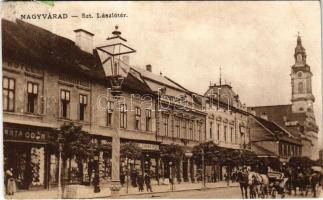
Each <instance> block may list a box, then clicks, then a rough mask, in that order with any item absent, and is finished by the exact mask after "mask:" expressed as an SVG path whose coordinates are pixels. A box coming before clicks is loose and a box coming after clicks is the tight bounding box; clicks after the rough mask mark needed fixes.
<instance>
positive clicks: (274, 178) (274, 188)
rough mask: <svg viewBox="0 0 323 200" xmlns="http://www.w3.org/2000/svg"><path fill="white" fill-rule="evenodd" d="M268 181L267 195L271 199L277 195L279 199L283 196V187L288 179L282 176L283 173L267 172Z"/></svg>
mask: <svg viewBox="0 0 323 200" xmlns="http://www.w3.org/2000/svg"><path fill="white" fill-rule="evenodd" d="M267 176H268V179H269V191H268V192H269V195H270V196H271V197H272V198H275V197H276V196H277V194H280V195H281V198H284V196H285V185H286V182H287V181H288V178H287V177H285V176H284V173H281V172H268V173H267Z"/></svg>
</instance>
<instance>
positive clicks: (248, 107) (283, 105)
mask: <svg viewBox="0 0 323 200" xmlns="http://www.w3.org/2000/svg"><path fill="white" fill-rule="evenodd" d="M291 105H292V104H278V105H265V106H247V108H263V107H276V106H291Z"/></svg>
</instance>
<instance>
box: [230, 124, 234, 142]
mask: <svg viewBox="0 0 323 200" xmlns="http://www.w3.org/2000/svg"><path fill="white" fill-rule="evenodd" d="M230 142H233V127H230Z"/></svg>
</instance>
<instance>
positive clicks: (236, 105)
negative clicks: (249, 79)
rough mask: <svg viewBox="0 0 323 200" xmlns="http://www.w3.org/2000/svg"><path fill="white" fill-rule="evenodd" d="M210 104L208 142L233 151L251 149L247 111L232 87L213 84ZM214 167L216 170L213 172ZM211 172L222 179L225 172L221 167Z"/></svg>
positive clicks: (210, 172) (208, 105)
mask: <svg viewBox="0 0 323 200" xmlns="http://www.w3.org/2000/svg"><path fill="white" fill-rule="evenodd" d="M204 96H205V102H206V111H207V114H208V116H207V118H206V141H213V142H214V143H215V144H217V145H219V146H220V147H224V148H229V149H247V148H248V144H249V137H250V135H249V128H248V116H249V113H248V112H247V108H246V106H245V105H244V104H242V103H241V102H240V99H239V96H238V95H237V94H236V93H235V92H234V91H233V90H232V87H231V86H230V85H228V84H221V82H220V83H219V85H216V84H214V85H210V86H209V89H208V90H207V91H206V93H205V95H204ZM212 167H213V169H212ZM208 168H210V169H208V170H207V173H209V174H211V175H209V176H210V177H213V176H212V174H214V172H213V171H216V172H215V174H216V177H217V179H221V178H222V175H223V174H224V173H225V169H224V168H222V169H221V166H209V167H208Z"/></svg>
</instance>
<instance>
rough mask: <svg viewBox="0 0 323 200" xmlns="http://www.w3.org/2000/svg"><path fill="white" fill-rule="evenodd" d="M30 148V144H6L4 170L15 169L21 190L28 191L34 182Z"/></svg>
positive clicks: (14, 172)
mask: <svg viewBox="0 0 323 200" xmlns="http://www.w3.org/2000/svg"><path fill="white" fill-rule="evenodd" d="M30 148H31V147H30V146H29V145H28V144H23V143H22V144H18V143H11V142H8V143H5V144H4V161H5V162H4V167H5V168H4V170H7V169H10V168H12V169H13V174H14V177H15V179H16V183H17V187H18V188H19V189H28V188H29V185H30V184H31V182H32V176H31V166H30Z"/></svg>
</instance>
